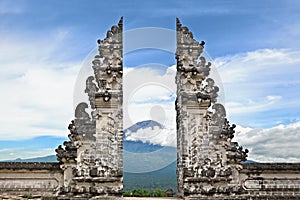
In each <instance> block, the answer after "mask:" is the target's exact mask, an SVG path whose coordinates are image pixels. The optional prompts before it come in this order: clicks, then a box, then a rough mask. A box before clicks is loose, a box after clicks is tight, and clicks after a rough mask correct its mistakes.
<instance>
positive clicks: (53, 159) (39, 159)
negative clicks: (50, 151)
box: [8, 155, 58, 162]
mask: <svg viewBox="0 0 300 200" xmlns="http://www.w3.org/2000/svg"><path fill="white" fill-rule="evenodd" d="M8 161H13V162H58V161H57V159H56V155H50V156H43V157H37V158H27V159H21V158H17V159H16V160H8Z"/></svg>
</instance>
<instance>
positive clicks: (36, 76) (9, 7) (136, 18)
mask: <svg viewBox="0 0 300 200" xmlns="http://www.w3.org/2000/svg"><path fill="white" fill-rule="evenodd" d="M120 16H124V29H125V31H127V30H131V29H135V28H143V27H160V28H168V29H172V30H174V29H175V18H176V17H179V18H180V19H181V21H182V23H183V24H184V25H186V26H188V27H189V28H190V29H191V30H192V32H193V34H194V36H195V38H196V39H197V40H205V41H206V47H205V49H206V51H207V52H208V54H209V55H210V57H211V58H212V60H213V62H214V64H215V66H216V67H217V69H218V73H219V75H220V77H221V79H222V84H223V87H224V96H225V106H226V108H227V113H228V117H229V119H230V121H231V122H232V123H236V124H238V125H239V126H240V129H239V131H240V132H239V134H238V137H237V139H240V141H242V142H243V145H245V146H246V147H248V148H250V149H252V152H254V153H253V154H252V155H251V156H252V158H253V159H257V160H268V161H269V160H272V159H273V160H276V159H274V156H276V157H280V156H278V155H279V154H280V153H278V155H277V154H276V155H275V153H273V154H272V153H270V152H275V149H279V148H281V147H279V146H278V142H273V144H274V145H273V146H272V145H271V146H269V147H265V149H264V151H259V152H257V153H256V152H255V149H258V148H257V146H258V145H260V143H259V141H256V142H255V141H254V142H251V143H250V142H249V140H247V138H248V137H250V136H249V134H250V135H251V134H252V132H255V133H256V134H257V135H263V136H264V137H265V138H264V139H261V141H263V140H270V141H274V140H275V139H274V137H273V135H274V132H276V133H281V134H279V136H281V137H284V138H285V139H286V140H287V141H289V142H287V144H290V146H293V147H294V146H299V145H296V144H298V143H297V141H295V139H294V138H293V137H289V136H290V134H293V136H295V135H299V136H300V125H299V121H300V112H299V111H300V109H299V106H300V103H299V99H300V92H299V91H298V88H299V86H300V68H299V65H300V59H299V58H300V49H299V47H300V2H299V1H296V0H294V1H289V0H278V1H266V0H263V1H261V0H256V1H237V0H236V1H233V0H232V1H198V0H197V1H196V0H195V1H170V0H166V1H137V0H136V1H114V2H109V1H96V0H95V1H93V0H88V1H82V0H81V1H79V0H73V1H59V0H52V1H39V0H23V1H18V0H16V1H9V0H0V36H1V43H0V89H1V92H2V95H1V97H2V98H1V100H0V105H1V113H2V117H0V124H1V125H0V160H5V159H13V158H17V157H35V156H40V155H48V154H51V152H53V149H54V147H53V144H54V143H55V144H56V142H53V141H58V140H61V141H63V140H65V139H66V136H67V134H68V131H67V124H68V123H69V121H70V120H71V119H72V118H73V99H72V98H73V90H74V85H75V81H76V77H77V74H78V73H79V70H80V68H81V66H82V63H83V61H84V60H85V59H86V57H87V56H88V54H89V53H90V52H91V51H92V50H93V49H95V47H96V41H97V39H99V38H103V37H104V36H105V34H106V31H107V30H108V29H109V28H110V27H111V26H112V25H113V24H116V23H117V22H118V20H119V18H120ZM124 59H125V61H124V63H125V65H126V66H128V67H134V66H137V65H143V64H147V63H161V64H163V65H165V66H172V65H174V64H175V60H174V55H172V53H170V52H161V51H157V50H143V51H137V52H132V53H129V54H128V55H126V56H125V58H124ZM166 68H167V67H166ZM150 74H151V73H150ZM160 75H162V74H160ZM154 76H155V73H154V72H153V77H152V78H154ZM156 76H158V75H156ZM162 76H163V75H162ZM148 78H151V76H149V77H148ZM170 109H172V108H170ZM283 127H285V128H283ZM171 130H172V129H171ZM287 130H289V131H288V132H286V131H287ZM173 131H174V130H173ZM249 131H250V133H249ZM251 131H252V132H251ZM41 137H43V140H40V138H41ZM281 137H279V138H278V137H277V140H280V138H281ZM163 138H164V137H163ZM288 138H291V139H290V140H288ZM299 138H300V137H299ZM29 141H30V142H29ZM34 141H39V142H40V143H42V144H43V145H42V146H38V147H36V148H35V149H33V148H27V146H28V144H29V143H34ZM162 143H163V142H162ZM14 145H16V146H18V147H20V146H24V147H26V148H24V149H22V150H19V149H17V148H14ZM276 145H277V146H276ZM295 148H296V147H295ZM295 148H294V149H287V150H286V152H284V153H282V154H284V155H286V156H282V159H281V160H280V159H279V160H278V161H285V160H288V161H300V155H294V154H292V153H291V152H292V151H297V149H295ZM25 149H28V150H25ZM32 149H33V150H32ZM260 149H261V148H260ZM298 152H299V151H298Z"/></svg>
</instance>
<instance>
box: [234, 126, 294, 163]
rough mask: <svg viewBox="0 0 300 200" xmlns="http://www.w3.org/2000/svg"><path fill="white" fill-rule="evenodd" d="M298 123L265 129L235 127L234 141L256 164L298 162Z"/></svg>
mask: <svg viewBox="0 0 300 200" xmlns="http://www.w3.org/2000/svg"><path fill="white" fill-rule="evenodd" d="M299 138H300V121H299V122H296V123H292V124H289V125H282V124H281V125H278V126H275V127H272V128H266V129H253V128H245V127H242V126H237V127H236V134H235V139H234V140H235V141H238V142H239V144H240V145H242V146H244V147H245V148H248V149H249V150H250V152H249V157H248V159H250V160H254V161H258V162H300V154H299V151H300V145H299Z"/></svg>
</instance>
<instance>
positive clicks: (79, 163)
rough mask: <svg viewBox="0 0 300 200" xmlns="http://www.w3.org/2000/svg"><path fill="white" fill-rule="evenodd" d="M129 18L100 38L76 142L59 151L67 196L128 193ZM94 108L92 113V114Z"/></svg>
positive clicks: (73, 133) (74, 129)
mask: <svg viewBox="0 0 300 200" xmlns="http://www.w3.org/2000/svg"><path fill="white" fill-rule="evenodd" d="M122 29H123V19H122V18H121V20H120V21H119V24H118V25H117V26H112V28H111V30H109V31H108V32H107V35H106V38H105V39H104V40H98V51H99V53H98V55H96V56H95V58H94V60H93V62H92V68H93V70H94V75H92V76H90V77H88V78H87V80H86V89H85V91H84V92H85V93H86V94H87V95H88V97H89V105H88V104H87V103H84V102H82V103H79V104H78V105H77V108H76V110H75V120H73V121H72V123H71V124H70V125H69V130H70V134H69V138H70V141H68V142H65V143H64V146H65V147H64V148H63V147H62V146H59V147H58V148H57V149H56V152H57V157H58V159H59V161H60V162H61V163H62V165H61V168H62V169H63V172H64V186H63V187H61V188H60V190H61V191H60V192H59V196H60V197H61V198H66V199H69V198H72V199H76V198H84V199H91V198H93V199H107V198H110V197H112V198H113V199H115V198H116V197H121V196H122V193H123V156H122V155H123V137H122V133H123V117H122V104H123V91H122V75H123V60H122V59H123V38H122V31H123V30H122ZM87 108H90V110H92V111H91V113H88V112H87V111H86V109H87Z"/></svg>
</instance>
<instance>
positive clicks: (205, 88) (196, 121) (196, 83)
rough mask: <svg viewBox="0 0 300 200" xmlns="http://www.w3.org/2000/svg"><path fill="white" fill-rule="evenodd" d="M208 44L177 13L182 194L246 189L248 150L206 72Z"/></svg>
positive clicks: (179, 146)
mask: <svg viewBox="0 0 300 200" xmlns="http://www.w3.org/2000/svg"><path fill="white" fill-rule="evenodd" d="M204 44H205V42H204V41H202V42H200V43H199V42H197V41H196V40H195V39H194V38H193V34H192V32H191V31H189V29H188V28H187V27H183V26H182V25H181V23H180V21H179V20H178V19H177V51H176V59H177V75H176V83H177V100H176V111H177V140H178V143H177V144H178V146H177V148H178V167H177V176H178V188H179V195H180V196H181V197H189V196H193V197H201V196H213V195H220V194H227V195H228V194H234V195H236V194H242V193H243V189H242V187H241V185H240V184H239V181H240V180H239V171H240V170H241V169H242V166H241V165H240V162H241V161H244V160H245V159H246V157H247V150H246V151H244V150H243V148H242V147H239V146H238V144H237V143H234V142H232V141H231V139H232V138H233V133H234V127H235V125H232V126H230V125H229V122H228V121H227V119H226V111H225V108H224V106H223V105H222V104H220V103H217V96H218V91H219V88H218V87H217V86H216V85H215V81H214V80H213V79H212V78H209V77H208V76H209V72H210V66H211V63H209V62H208V63H206V59H205V58H204V57H202V56H200V55H201V53H202V52H203V49H204ZM209 107H211V108H212V110H213V112H211V111H209Z"/></svg>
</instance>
